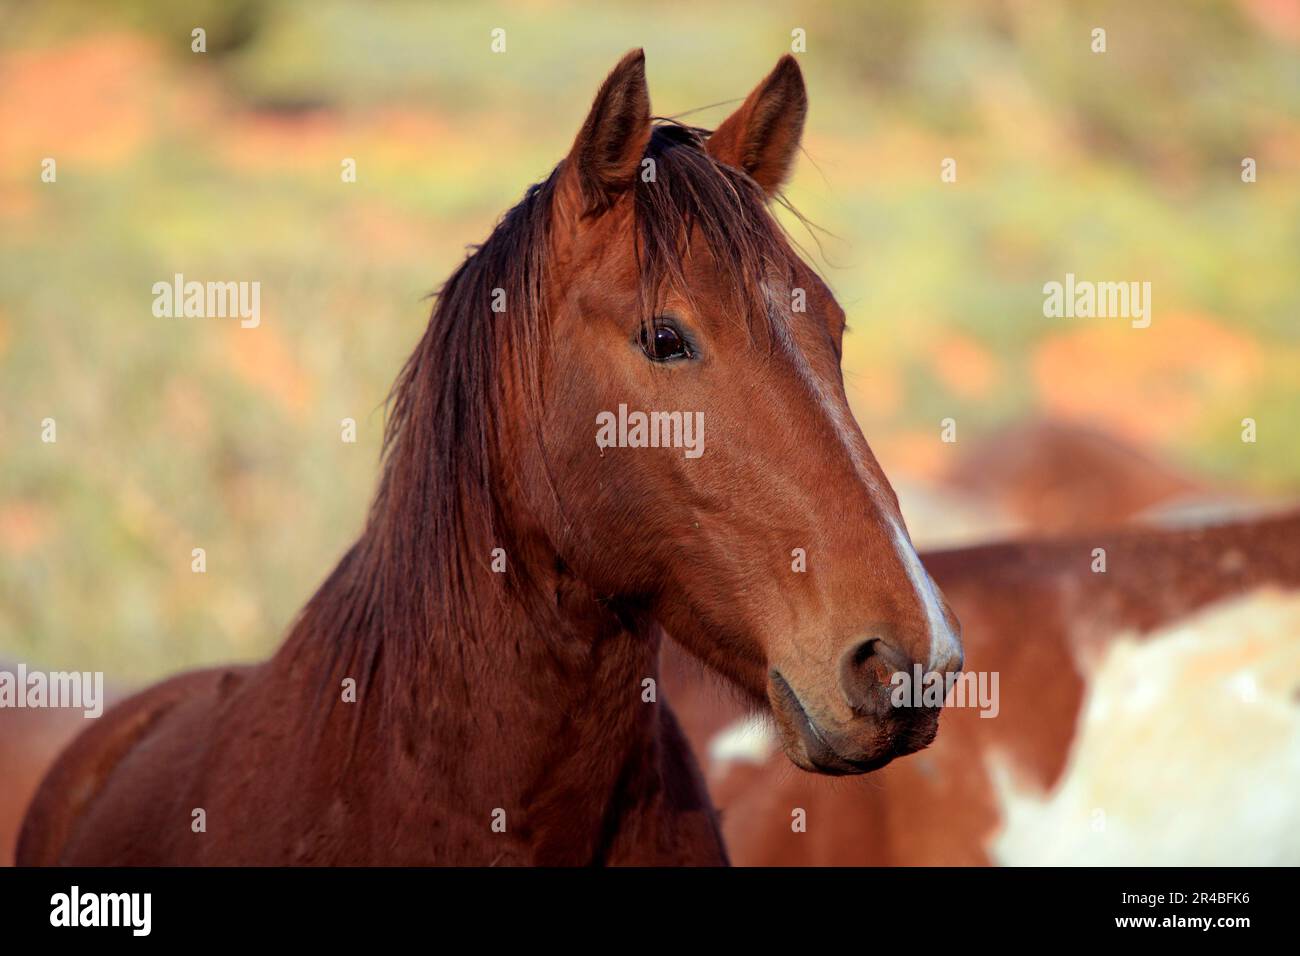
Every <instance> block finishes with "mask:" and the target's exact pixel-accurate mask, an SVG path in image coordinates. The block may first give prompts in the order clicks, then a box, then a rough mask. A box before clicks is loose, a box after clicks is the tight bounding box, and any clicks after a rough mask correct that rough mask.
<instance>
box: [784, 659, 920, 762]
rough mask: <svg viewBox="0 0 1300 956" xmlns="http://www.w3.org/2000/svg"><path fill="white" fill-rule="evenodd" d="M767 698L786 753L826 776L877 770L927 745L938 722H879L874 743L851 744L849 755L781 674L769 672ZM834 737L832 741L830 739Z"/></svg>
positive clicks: (845, 748) (794, 760)
mask: <svg viewBox="0 0 1300 956" xmlns="http://www.w3.org/2000/svg"><path fill="white" fill-rule="evenodd" d="M770 676H771V687H772V690H771V693H769V695H768V696H769V699H770V701H771V704H772V713H773V715H774V716H775V717H776V722H777V725H778V727H779V728H780V730H781V736H782V739H783V742H784V744H785V752H786V755H787V756H788V757H789V758H790V761H791V762H792V763H793V764H794V765H795V766H797V767H799V768H801V769H803V770H807V771H809V772H811V773H820V774H825V775H827V776H836V777H842V776H851V775H854V774H863V773H870V772H871V771H873V770H879V769H880V768H881V767H883V766H885V765H886V764H888V763H889V762H890V761H892V760H893V759H894V758H895V757H901V756H904V755H906V754H910V753H913V752H914V751H917V750H920V749H921V748H922V747H925V746H927V745H928V744H929V743H930V742H931V741H932V740H933V739H934V736H935V732H936V731H937V730H938V723H937V721H935V723H934V724H933V725H932V726H928V727H924V728H916V729H915V730H909V731H902V732H900V731H899V730H893V729H887V728H886V727H883V726H880V727H878V728H877V731H876V734H875V740H874V741H873V744H874V746H872V747H871V748H870V749H869V750H862V749H861V748H859V747H855V748H853V749H854V751H856V752H854V753H853V754H852V755H851V756H850V755H849V754H846V753H845V752H844V751H845V750H848V749H849V748H848V747H845V746H844V745H843V744H840V745H839V746H838V747H837V746H836V743H839V740H838V735H832V734H831V733H829V732H827V731H826V730H824V729H823V728H821V727H819V726H818V724H817V721H816V720H815V719H814V718H813V716H812V715H811V714H810V713H809V712H808V710H807V708H806V707H804V705H803V701H801V700H800V699H799V695H798V694H796V693H795V691H794V688H793V687H791V686H790V684H789V682H787V681H786V679H785V678H784V677H782V676H781V673H780V671H776V670H773V671H772V672H771V675H770ZM832 741H835V743H832Z"/></svg>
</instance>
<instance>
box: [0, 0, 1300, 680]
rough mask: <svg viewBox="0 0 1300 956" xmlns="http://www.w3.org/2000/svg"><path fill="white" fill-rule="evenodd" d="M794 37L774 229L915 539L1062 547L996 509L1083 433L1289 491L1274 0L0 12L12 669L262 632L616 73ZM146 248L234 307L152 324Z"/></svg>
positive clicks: (758, 68) (1284, 188) (1293, 459)
mask: <svg viewBox="0 0 1300 956" xmlns="http://www.w3.org/2000/svg"><path fill="white" fill-rule="evenodd" d="M1098 26H1100V27H1104V28H1105V29H1106V31H1107V51H1106V52H1105V53H1104V54H1095V53H1093V52H1092V51H1091V49H1090V44H1091V31H1092V29H1093V28H1094V27H1098ZM195 27H202V28H203V29H204V30H205V31H206V42H207V52H206V53H203V54H198V53H194V52H191V31H192V30H193V29H194V28H195ZM497 27H500V28H504V30H505V31H506V51H505V52H504V53H493V52H492V50H491V47H490V43H491V31H492V29H493V28H497ZM796 28H799V29H802V30H804V31H805V32H806V37H807V46H806V52H803V53H800V54H799V57H800V63H801V65H802V67H803V69H804V71H805V75H806V77H807V82H808V87H809V91H810V98H811V113H810V118H809V123H808V128H807V132H806V136H805V142H804V145H805V150H806V157H805V159H804V161H803V162H801V164H800V166H799V168H798V171H797V174H796V176H795V178H794V180H793V182H792V183H791V184H790V186H789V188H788V190H787V193H788V195H789V197H790V199H791V201H792V202H793V203H794V204H795V205H796V206H797V207H798V208H799V209H800V210H801V211H802V212H803V213H804V214H805V215H806V216H807V217H808V218H810V219H811V220H812V221H813V222H815V223H817V224H819V225H820V226H822V227H824V229H825V230H826V234H823V233H816V234H813V235H809V234H808V233H807V232H806V231H805V230H804V229H803V227H802V226H801V225H799V224H798V223H797V222H795V221H793V220H791V219H789V217H787V221H788V222H789V223H790V229H791V232H792V234H793V235H794V236H795V238H796V239H798V240H800V242H801V243H802V244H803V246H804V247H805V248H806V249H807V250H808V252H809V254H810V257H811V258H812V260H813V261H814V262H815V264H817V265H818V267H819V268H820V269H821V271H822V272H823V274H824V275H825V276H826V278H827V279H828V281H829V282H830V284H831V286H832V287H833V288H834V290H835V291H836V293H837V295H838V296H839V299H840V301H841V302H842V303H843V305H844V307H845V309H846V310H847V312H848V314H849V324H850V330H851V331H850V334H849V336H848V337H847V338H846V354H845V359H844V365H845V369H846V377H847V382H848V386H849V390H850V395H851V399H852V403H853V405H854V408H855V411H856V413H857V416H858V419H859V421H860V422H861V424H862V426H863V429H864V431H865V433H866V435H867V437H868V439H869V441H870V442H871V444H872V446H873V448H874V449H875V450H876V452H877V454H878V456H879V458H880V459H881V461H882V463H883V465H884V467H885V470H886V471H887V473H888V474H889V475H890V476H891V478H893V479H895V480H896V481H897V483H898V485H899V487H900V490H901V491H902V494H903V497H904V506H905V513H907V514H908V519H909V523H911V524H912V525H913V526H914V530H916V532H917V537H918V539H919V540H920V542H921V543H923V544H928V543H935V542H943V541H949V542H951V541H957V540H972V539H977V538H987V537H992V536H995V535H997V534H1001V533H1009V532H1011V531H1017V530H1018V531H1021V532H1034V531H1037V530H1042V529H1044V528H1046V529H1047V530H1050V528H1048V525H1050V524H1051V515H1052V514H1057V513H1058V512H1057V511H1054V510H1052V509H1043V508H1041V507H1040V508H1039V512H1038V517H1037V518H1036V517H1035V512H1034V509H1033V507H1032V506H1026V507H1020V506H1018V505H1017V503H1016V502H1014V501H1013V502H1007V501H1005V500H995V496H994V495H993V494H991V492H995V491H996V490H997V487H996V486H997V484H998V483H999V482H1002V481H1003V480H1004V479H1003V477H998V476H999V475H1000V474H1001V473H999V472H998V471H997V469H998V467H1009V465H1008V463H1009V462H1010V461H1012V459H1014V458H1015V456H1016V455H1017V454H1019V453H1023V452H1025V451H1026V449H1031V450H1032V448H1042V447H1043V446H1042V444H1041V443H1042V441H1044V440H1045V439H1044V436H1048V437H1049V438H1052V436H1055V437H1056V438H1059V437H1060V435H1062V434H1064V435H1066V436H1070V435H1072V434H1074V433H1073V432H1072V431H1071V430H1072V429H1079V430H1080V431H1079V434H1081V435H1086V436H1089V437H1087V438H1086V440H1087V441H1089V442H1092V441H1096V442H1101V444H1102V446H1104V447H1105V448H1107V449H1113V450H1114V449H1124V451H1118V450H1117V451H1115V453H1116V454H1120V455H1121V456H1123V455H1128V454H1130V452H1131V453H1132V454H1134V455H1140V456H1143V460H1144V461H1148V462H1149V463H1150V464H1151V468H1152V469H1153V470H1154V473H1155V474H1157V475H1158V476H1159V480H1158V481H1157V484H1160V483H1161V482H1164V483H1167V485H1168V488H1170V489H1177V490H1179V491H1184V490H1187V489H1212V490H1213V493H1215V494H1220V495H1227V496H1232V497H1234V498H1244V499H1247V500H1262V499H1270V498H1274V497H1278V496H1283V497H1284V496H1286V494H1287V493H1288V491H1293V490H1294V489H1296V488H1297V487H1300V450H1298V449H1297V443H1296V442H1295V440H1294V434H1295V433H1294V427H1295V412H1296V409H1297V378H1298V375H1297V372H1298V370H1300V323H1298V322H1297V317H1298V316H1300V283H1298V282H1297V281H1296V279H1297V264H1298V263H1300V176H1298V175H1297V173H1300V169H1298V168H1297V167H1298V166H1300V55H1298V54H1300V8H1298V7H1297V5H1296V4H1295V3H1293V2H1287V0H1236V2H1230V0H1222V2H1197V0H1151V2H1146V3H1143V4H1132V3H1126V2H1113V3H1073V2H1071V3H1067V2H1047V0H1034V2H1028V0H1025V2H1011V0H1005V2H992V0H985V2H942V3H939V2H918V0H886V2H873V3H871V4H862V3H851V2H839V3H797V4H786V5H780V6H778V5H765V4H753V3H741V2H737V3H710V4H699V3H688V2H673V0H663V2H659V3H656V4H654V5H653V6H647V5H646V4H641V3H630V2H629V3H618V2H602V3H599V4H591V5H584V4H578V3H562V2H519V3H508V4H505V3H432V4H431V3H404V2H373V3H347V2H339V0H310V2H307V0H301V2H298V0H281V2H265V3H250V2H238V0H220V2H217V0H213V2H184V3H132V2H122V3H114V4H103V3H92V2H66V0H45V2H42V3H39V4H32V3H21V2H0V130H2V133H0V411H2V412H3V414H0V456H2V458H3V465H2V466H0V659H9V660H20V659H21V660H27V661H31V662H33V664H34V665H35V663H37V662H39V663H40V664H41V665H44V666H48V667H51V668H59V667H75V668H78V669H99V670H104V671H106V672H107V674H108V677H109V681H110V682H116V683H118V684H119V685H132V684H136V683H139V682H143V681H146V680H150V679H153V678H156V677H159V676H160V675H162V674H164V673H167V672H171V671H174V670H176V669H178V668H183V667H191V666H195V665H200V664H204V663H208V662H214V661H224V660H229V659H245V658H255V657H258V656H262V655H264V654H266V653H267V652H268V650H269V649H270V648H271V647H273V646H274V645H275V644H276V643H277V642H278V640H279V639H280V637H281V635H282V632H283V631H284V629H285V627H286V625H287V624H288V622H289V621H290V619H291V618H292V616H293V614H294V613H295V611H296V610H297V609H298V607H299V606H300V605H301V604H302V603H303V601H304V600H305V599H306V598H307V597H308V596H309V594H310V592H311V591H312V589H313V588H314V587H315V585H316V584H317V583H318V582H319V580H320V579H321V578H322V576H323V575H324V574H325V573H327V572H328V570H329V569H330V568H331V567H332V565H333V563H334V562H335V560H336V559H337V557H338V556H339V555H340V553H341V552H342V550H343V549H344V548H345V547H346V545H347V544H348V543H350V541H351V540H352V539H353V537H354V536H355V534H356V533H357V532H358V530H359V528H360V526H361V523H362V519H363V516H364V513H365V509H366V505H367V503H368V500H369V497H370V495H371V492H372V488H373V484H374V480H375V476H376V464H377V456H378V449H379V438H380V432H381V426H382V410H381V403H382V401H383V398H384V396H385V394H386V391H387V389H388V386H389V384H390V382H391V381H392V379H393V378H394V377H395V375H396V373H397V371H398V369H399V367H400V365H401V362H402V360H403V359H404V358H405V356H406V355H407V353H408V352H409V351H410V349H411V348H412V347H413V345H414V343H415V341H416V339H417V337H418V335H419V333H420V331H421V330H422V328H423V326H424V324H425V321H426V318H427V315H428V309H429V303H428V301H427V300H426V298H425V297H426V296H427V295H428V293H430V292H431V291H433V290H434V289H435V288H436V287H437V286H438V285H439V284H440V282H441V281H442V279H443V278H444V277H445V276H446V275H447V274H448V272H449V271H450V270H451V269H452V268H453V267H454V266H455V265H456V264H457V263H458V262H459V261H460V259H461V258H462V257H463V255H464V247H465V246H466V244H468V243H471V242H477V241H480V240H482V239H483V238H484V237H485V236H486V235H487V233H488V232H489V230H490V229H491V227H492V225H493V223H494V221H495V219H496V218H497V216H498V215H499V214H500V213H502V212H503V211H504V210H505V209H507V208H508V207H509V206H511V205H512V204H513V203H514V202H515V201H516V200H517V199H518V197H519V196H520V195H521V194H522V192H523V190H524V188H525V187H526V186H527V185H528V184H529V183H531V182H533V181H535V180H537V179H539V178H541V177H542V176H544V175H545V174H546V173H547V171H548V170H549V169H550V168H551V166H552V165H553V164H554V163H555V162H556V161H558V160H559V159H560V158H561V157H562V156H563V154H564V153H565V151H566V150H567V148H568V146H569V144H570V143H571V141H572V138H573V135H574V133H575V132H576V130H577V127H578V125H579V124H580V122H581V120H582V118H583V116H584V115H585V111H586V109H587V108H588V106H589V104H590V101H591V97H592V96H593V94H594V92H595V90H596V88H597V85H598V84H599V82H600V80H601V79H602V78H603V77H604V75H605V73H606V72H607V71H608V69H609V68H610V67H611V66H612V65H613V64H614V63H615V62H616V60H617V59H618V57H619V56H620V55H621V54H622V53H623V52H624V51H626V50H627V49H629V48H631V47H634V46H643V47H644V48H645V49H646V53H647V62H648V71H649V79H650V87H651V93H652V97H653V103H654V108H655V111H656V112H657V113H659V114H660V115H666V116H678V115H682V114H686V113H688V111H694V110H698V112H690V113H689V116H687V117H686V118H687V119H689V120H690V121H691V122H694V123H697V124H699V125H704V126H709V127H712V126H714V125H716V124H717V123H718V122H719V121H720V120H721V119H722V118H723V117H724V116H725V115H726V114H727V113H728V112H729V111H730V110H731V109H732V108H734V105H735V101H737V100H738V99H739V98H741V97H743V96H744V95H745V94H746V93H747V92H748V91H749V90H750V89H751V88H752V87H753V86H754V84H755V83H756V82H757V81H758V80H759V79H760V78H761V77H762V76H763V75H764V74H765V73H766V71H767V70H769V69H770V68H771V66H772V65H773V63H774V62H775V61H776V59H777V57H779V56H780V55H781V54H782V53H784V52H787V51H788V50H789V49H790V44H791V31H792V30H794V29H796ZM710 104H725V105H713V106H710ZM701 107H704V108H703V109H701ZM46 157H52V158H54V159H55V160H56V161H57V182H55V183H44V182H42V180H41V176H40V173H41V163H42V160H43V159H44V158H46ZM945 157H954V158H956V159H957V181H956V182H955V183H943V182H941V180H940V163H941V161H942V160H943V159H944V158H945ZM1245 157H1252V158H1253V159H1254V160H1255V161H1256V163H1257V166H1258V181H1257V182H1255V183H1253V184H1245V183H1243V182H1242V178H1241V163H1242V160H1243V158H1245ZM345 158H353V159H355V161H356V168H357V181H356V182H355V183H343V182H342V181H341V178H340V170H341V162H342V161H343V160H344V159H345ZM819 244H820V247H821V248H820V250H819ZM177 272H181V273H184V274H185V276H186V277H187V278H192V279H198V280H200V281H203V280H208V279H222V280H225V279H231V280H248V281H254V280H255V281H259V282H260V283H261V286H262V299H261V308H262V319H261V326H260V327H259V328H257V329H256V330H244V329H241V328H239V325H238V322H236V321H230V320H217V319H203V320H183V319H160V318H155V317H154V316H153V315H152V314H151V304H152V293H151V291H150V289H151V286H152V284H153V283H154V282H157V281H169V280H170V278H171V277H172V275H173V274H174V273H177ZM1066 272H1073V273H1075V274H1076V275H1077V276H1079V277H1080V278H1081V279H1094V280H1115V281H1129V280H1132V281H1150V282H1151V284H1152V288H1153V292H1152V297H1153V313H1154V318H1153V321H1152V324H1151V327H1150V328H1148V329H1144V330H1136V329H1132V328H1130V326H1129V323H1128V322H1127V321H1126V320H1123V319H1097V320H1086V319H1045V318H1044V317H1043V314H1042V306H1043V291H1042V287H1043V284H1044V283H1045V282H1048V281H1053V280H1056V281H1060V280H1062V279H1063V278H1064V275H1065V273H1066ZM1247 416H1249V417H1252V418H1255V419H1256V420H1257V421H1258V423H1259V426H1258V427H1259V440H1258V442H1257V443H1254V444H1247V443H1243V442H1242V441H1241V440H1240V431H1241V420H1242V419H1243V418H1244V417H1247ZM47 417H50V418H54V419H55V420H56V422H57V437H58V440H57V442H56V443H53V444H47V443H43V442H42V441H41V440H40V436H41V422H42V420H43V419H45V418H47ZM348 417H351V418H354V419H356V421H357V423H358V440H357V442H356V444H346V443H343V442H341V441H340V424H339V423H340V420H341V419H343V418H348ZM945 418H952V419H953V420H954V421H955V422H956V427H957V438H958V440H957V442H955V443H951V444H948V443H944V442H941V441H940V440H939V435H940V427H941V425H940V423H941V421H942V420H943V419H945ZM1044 422H1047V423H1050V425H1049V426H1043V425H1042V424H1041V423H1044ZM1024 423H1030V424H1029V425H1028V426H1026V425H1025V424H1024ZM1008 429H1011V431H1008ZM1026 429H1027V430H1026ZM1045 429H1046V430H1045ZM1062 429H1064V431H1062ZM1053 440H1054V439H1053ZM1067 440H1073V439H1067ZM1035 442H1037V443H1038V444H1033V443H1035ZM1031 446H1032V448H1031ZM990 449H991V450H990ZM981 450H982V451H981ZM1106 453H1107V454H1110V451H1107V452H1106ZM981 454H982V455H983V463H982V465H979V466H978V467H975V466H973V465H972V464H971V463H972V462H979V461H980V458H979V456H980V455H981ZM971 456H975V457H973V458H972V457H971ZM990 476H993V477H990ZM1007 480H1009V479H1007ZM981 482H983V484H984V486H988V487H981ZM1160 487H1162V488H1164V487H1165V484H1160ZM981 496H982V497H981ZM1152 497H1153V499H1157V498H1159V497H1160V495H1159V494H1155V493H1153V495H1152ZM1040 499H1041V496H1039V497H1038V498H1037V499H1035V500H1040ZM909 502H910V504H909ZM981 502H982V503H981ZM1022 504H1023V503H1022ZM1058 504H1059V502H1058ZM958 505H960V507H958ZM196 547H202V548H204V549H205V550H206V553H207V567H208V573H207V574H194V573H192V572H191V568H190V562H191V557H190V555H191V549H193V548H196Z"/></svg>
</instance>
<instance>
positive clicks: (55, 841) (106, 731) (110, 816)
mask: <svg viewBox="0 0 1300 956" xmlns="http://www.w3.org/2000/svg"><path fill="white" fill-rule="evenodd" d="M244 671H245V669H244V668H231V667H222V668H215V669H211V670H203V671H193V672H190V673H186V674H181V675H178V676H176V677H173V678H171V679H169V680H166V681H163V682H162V683H160V684H156V685H154V686H153V687H150V688H148V689H147V690H144V691H141V692H140V693H138V694H136V695H134V696H132V697H130V698H128V699H126V700H124V701H122V702H121V703H120V704H118V705H117V706H115V707H113V708H112V709H110V710H109V711H108V712H107V713H105V714H104V716H103V717H101V718H99V719H98V720H96V721H95V722H94V724H93V725H92V726H90V727H89V728H87V729H86V730H85V731H84V732H82V733H81V734H79V735H78V736H77V737H76V738H75V739H74V740H73V741H72V743H71V744H69V745H68V746H67V748H66V749H65V750H64V751H63V752H62V753H61V754H60V755H59V757H58V759H56V760H55V762H54V764H53V766H52V767H51V768H50V770H49V772H48V773H47V774H46V775H45V779H44V780H42V781H41V785H40V787H39V788H38V789H37V791H36V795H35V796H34V797H33V798H32V803H31V806H30V807H29V809H28V811H27V816H26V818H25V819H24V820H23V827H22V831H21V832H20V833H19V836H18V847H17V851H16V854H15V862H16V863H17V864H18V865H19V866H54V865H58V864H71V865H92V866H93V865H111V864H116V863H128V862H145V861H143V860H137V859H134V857H135V856H137V855H139V854H140V853H148V852H149V851H150V849H151V848H155V847H156V836H157V834H156V832H149V830H150V829H151V828H148V826H147V823H144V822H143V821H147V820H149V819H152V814H151V813H149V812H137V813H127V814H115V813H113V812H112V810H111V808H109V807H106V806H105V804H115V805H119V806H120V805H122V804H126V805H128V806H130V805H134V806H135V807H136V809H137V810H138V811H149V810H156V809H157V807H158V804H159V801H160V799H161V797H162V795H163V794H167V793H169V792H171V793H174V792H175V790H176V789H177V788H176V787H175V786H174V785H173V786H168V785H167V781H168V779H169V778H171V779H172V780H173V781H174V778H175V775H176V773H177V771H178V769H183V768H177V767H176V766H175V765H174V764H172V763H170V762H168V761H164V760H158V759H152V760H151V759H149V757H150V756H151V755H150V754H148V753H147V751H149V750H150V749H151V748H153V749H158V750H161V751H163V752H165V751H166V750H167V749H169V748H167V746H166V744H165V742H161V738H164V737H171V736H174V734H170V733H165V731H168V730H170V729H172V728H173V725H174V724H175V723H176V722H177V716H178V714H179V713H184V712H189V716H190V717H191V718H194V717H196V716H198V715H199V714H201V713H202V712H204V711H205V710H208V709H210V707H211V704H212V703H213V702H214V701H215V700H217V699H219V698H220V697H223V696H225V695H226V694H228V693H229V691H230V690H231V689H232V688H233V687H234V686H236V685H238V684H239V683H241V682H242V680H243V675H244ZM160 743H161V746H159V744H160ZM127 762H131V763H132V764H134V765H137V766H135V767H133V770H134V771H135V772H132V773H122V772H121V770H122V767H123V764H124V763H127ZM141 770H143V771H144V772H140V771H141ZM119 821H120V822H119ZM135 821H141V822H140V823H137V822H135ZM106 824H107V825H106Z"/></svg>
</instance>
